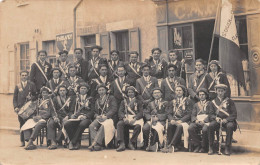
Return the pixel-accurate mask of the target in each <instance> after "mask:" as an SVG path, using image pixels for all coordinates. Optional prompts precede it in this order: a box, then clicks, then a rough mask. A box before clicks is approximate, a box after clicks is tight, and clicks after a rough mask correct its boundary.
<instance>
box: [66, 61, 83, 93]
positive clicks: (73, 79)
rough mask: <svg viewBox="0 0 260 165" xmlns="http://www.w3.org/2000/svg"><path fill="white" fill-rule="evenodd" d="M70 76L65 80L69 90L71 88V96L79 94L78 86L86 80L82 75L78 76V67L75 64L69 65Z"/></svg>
mask: <svg viewBox="0 0 260 165" xmlns="http://www.w3.org/2000/svg"><path fill="white" fill-rule="evenodd" d="M68 70H69V76H68V79H67V81H66V82H65V84H66V86H67V88H68V90H69V94H68V95H69V96H73V95H74V96H75V95H76V94H77V90H78V86H79V84H80V83H81V82H84V80H83V79H82V78H81V77H80V76H77V75H76V73H77V68H76V66H74V65H71V66H69V68H68Z"/></svg>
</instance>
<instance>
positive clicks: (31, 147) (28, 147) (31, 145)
mask: <svg viewBox="0 0 260 165" xmlns="http://www.w3.org/2000/svg"><path fill="white" fill-rule="evenodd" d="M36 148H37V147H36V145H34V144H30V145H28V146H27V147H25V150H35V149H36Z"/></svg>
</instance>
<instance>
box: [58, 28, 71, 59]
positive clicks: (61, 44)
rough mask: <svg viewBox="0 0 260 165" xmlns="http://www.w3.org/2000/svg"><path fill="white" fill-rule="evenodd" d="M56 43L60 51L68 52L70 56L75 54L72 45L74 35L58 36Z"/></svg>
mask: <svg viewBox="0 0 260 165" xmlns="http://www.w3.org/2000/svg"><path fill="white" fill-rule="evenodd" d="M56 43H57V48H58V50H59V51H62V50H67V51H68V52H69V54H71V53H73V52H71V51H72V48H71V47H72V44H73V33H72V32H71V33H65V34H59V35H56Z"/></svg>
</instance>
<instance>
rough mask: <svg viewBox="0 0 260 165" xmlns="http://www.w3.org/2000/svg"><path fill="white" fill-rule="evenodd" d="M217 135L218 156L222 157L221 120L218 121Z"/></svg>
mask: <svg viewBox="0 0 260 165" xmlns="http://www.w3.org/2000/svg"><path fill="white" fill-rule="evenodd" d="M219 124H220V126H219V135H218V138H219V139H218V155H222V153H221V144H222V120H221V119H219Z"/></svg>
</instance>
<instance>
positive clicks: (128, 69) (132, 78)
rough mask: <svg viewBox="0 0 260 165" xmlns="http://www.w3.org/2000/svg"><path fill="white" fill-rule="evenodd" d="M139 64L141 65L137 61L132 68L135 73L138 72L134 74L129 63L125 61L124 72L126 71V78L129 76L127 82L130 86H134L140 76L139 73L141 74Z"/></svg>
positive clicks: (140, 64)
mask: <svg viewBox="0 0 260 165" xmlns="http://www.w3.org/2000/svg"><path fill="white" fill-rule="evenodd" d="M141 66H142V63H140V62H137V64H136V66H135V68H134V69H135V71H136V73H138V74H136V73H135V72H134V71H133V69H132V68H131V67H130V63H129V62H128V63H125V69H126V73H127V76H128V78H129V82H130V85H131V86H135V83H136V80H137V79H138V78H140V77H141V75H142V73H141Z"/></svg>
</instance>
